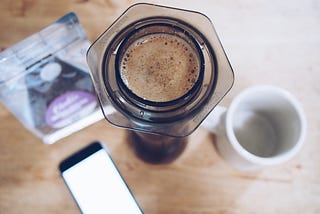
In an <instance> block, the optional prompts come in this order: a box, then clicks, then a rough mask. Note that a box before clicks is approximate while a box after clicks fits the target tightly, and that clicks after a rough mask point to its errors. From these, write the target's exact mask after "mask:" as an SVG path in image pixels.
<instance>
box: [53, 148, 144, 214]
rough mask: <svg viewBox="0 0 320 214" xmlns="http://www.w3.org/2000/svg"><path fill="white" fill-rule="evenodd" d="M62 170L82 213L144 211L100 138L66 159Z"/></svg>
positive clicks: (63, 176)
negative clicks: (99, 140)
mask: <svg viewBox="0 0 320 214" xmlns="http://www.w3.org/2000/svg"><path fill="white" fill-rule="evenodd" d="M59 170H60V172H61V176H62V178H63V180H64V181H65V183H66V185H67V186H68V188H69V190H70V192H71V194H72V196H73V198H74V199H75V201H76V203H77V205H78V207H79V208H80V210H81V212H82V213H85V214H87V213H90V214H96V213H103V214H105V213H130V214H137V213H139V214H140V213H143V212H142V210H141V208H140V207H139V205H138V203H137V201H136V200H135V198H134V196H133V194H132V193H131V191H130V189H129V188H128V186H127V184H126V182H125V181H124V179H123V178H122V176H121V174H120V172H119V170H118V169H117V167H116V165H115V164H114V162H113V160H112V158H111V157H110V155H109V153H108V151H107V149H106V148H105V147H104V146H103V145H102V144H101V143H100V142H93V143H91V144H90V145H89V146H87V147H85V148H83V149H81V150H80V151H78V152H76V153H75V154H73V155H71V156H70V157H68V158H66V159H65V160H63V161H62V162H61V163H60V164H59Z"/></svg>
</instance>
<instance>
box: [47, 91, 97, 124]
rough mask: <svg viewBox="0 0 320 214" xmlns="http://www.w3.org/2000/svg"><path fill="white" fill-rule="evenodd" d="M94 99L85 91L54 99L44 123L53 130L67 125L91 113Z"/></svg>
mask: <svg viewBox="0 0 320 214" xmlns="http://www.w3.org/2000/svg"><path fill="white" fill-rule="evenodd" d="M96 106H97V101H96V97H95V96H94V95H93V94H90V93H88V92H85V91H80V90H76V91H70V92H67V93H65V94H62V95H60V96H59V97H57V98H55V99H54V100H53V101H52V102H51V103H50V105H49V106H48V109H47V111H46V123H47V124H48V125H49V126H51V127H53V128H61V127H64V126H66V125H69V124H71V123H73V122H75V121H77V120H79V119H81V118H83V117H84V116H86V115H88V114H89V113H91V112H92V111H93V110H94V109H95V107H96Z"/></svg>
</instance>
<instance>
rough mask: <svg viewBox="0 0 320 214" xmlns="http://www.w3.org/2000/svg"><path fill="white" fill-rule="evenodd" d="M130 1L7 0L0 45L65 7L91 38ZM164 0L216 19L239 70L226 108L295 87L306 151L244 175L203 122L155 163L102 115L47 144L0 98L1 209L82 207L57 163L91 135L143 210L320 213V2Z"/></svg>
mask: <svg viewBox="0 0 320 214" xmlns="http://www.w3.org/2000/svg"><path fill="white" fill-rule="evenodd" d="M149 2H150V1H149ZM153 2H156V3H159V2H160V1H153ZM132 3H133V1H125V0H120V1H116V0H113V1H107V0H105V1H104V0H69V1H62V0H56V1H48V0H42V1H40V0H15V1H11V0H1V3H0V20H1V22H0V49H1V50H3V49H5V48H8V47H10V46H11V45H13V44H15V43H16V42H18V41H20V40H22V39H23V38H25V37H27V36H29V35H31V34H33V33H35V32H37V31H39V30H40V29H42V28H43V27H45V26H47V25H48V24H50V23H52V22H53V21H55V20H56V19H58V18H59V17H61V16H63V15H64V14H66V13H67V12H69V11H74V12H75V13H76V14H77V15H78V17H79V19H80V21H81V23H82V25H83V27H84V29H85V31H86V33H87V35H88V38H89V39H90V41H94V39H95V38H97V37H98V36H99V35H100V34H101V33H102V32H103V31H104V30H105V29H106V28H107V27H108V26H109V25H110V24H111V23H112V22H113V20H114V19H115V18H116V17H118V16H119V15H120V14H121V13H122V12H123V11H124V10H125V9H126V8H127V7H128V6H129V5H131V4H132ZM161 3H163V4H165V5H171V6H176V7H182V8H186V9H192V10H197V11H200V12H202V13H205V14H207V15H208V17H210V18H211V19H212V21H213V23H214V26H215V28H216V30H217V32H218V34H219V36H220V39H221V41H222V43H223V46H224V48H225V50H226V52H227V55H228V57H229V59H230V62H231V64H232V66H233V69H234V72H235V76H236V80H235V85H234V87H233V89H232V90H231V92H230V93H229V94H228V95H227V96H226V97H225V98H224V99H223V101H222V102H221V105H225V106H228V105H229V104H230V102H231V100H232V99H233V98H234V97H235V96H236V95H237V94H238V93H239V92H240V91H241V90H243V89H244V88H246V87H249V86H252V85H257V84H272V85H276V86H280V87H283V88H285V89H287V90H289V91H290V92H291V93H293V94H295V96H296V97H297V98H298V99H299V100H300V102H301V104H302V106H303V108H304V110H305V112H306V116H307V121H308V129H307V138H306V142H305V145H304V147H303V149H302V150H301V152H299V154H298V155H297V156H296V157H294V159H292V160H291V161H289V162H287V163H285V164H282V165H279V166H274V167H268V168H264V169H262V170H261V171H258V172H254V173H244V172H240V171H237V170H236V169H234V168H233V167H232V166H230V165H229V164H228V163H227V162H225V161H224V160H223V159H222V158H221V157H220V156H219V154H218V153H217V151H216V149H215V146H214V145H215V143H216V137H215V136H214V135H212V134H209V132H207V131H206V130H204V129H202V128H199V129H197V130H196V131H195V132H194V133H193V134H192V135H191V136H190V137H189V142H188V145H187V148H186V150H185V151H184V152H183V154H182V155H181V156H180V157H179V158H178V159H177V160H175V161H174V162H172V163H170V164H160V165H153V164H148V163H145V162H143V161H142V160H140V159H139V158H137V157H136V155H135V154H134V152H133V151H132V150H131V147H130V145H129V144H128V143H127V142H128V140H127V132H126V131H125V130H123V129H119V128H116V127H114V126H112V125H110V124H109V123H107V122H106V121H100V122H98V123H95V124H93V125H91V126H90V127H87V128H85V129H83V130H81V131H79V132H77V133H75V134H73V135H71V136H69V137H67V138H65V139H63V140H61V141H59V142H57V143H55V144H53V145H45V144H43V143H42V142H41V140H39V139H38V138H36V137H35V136H34V135H32V134H31V133H30V132H29V131H27V130H26V129H25V128H24V127H23V125H21V123H19V122H18V120H17V119H16V118H15V117H14V116H13V115H12V114H11V113H10V112H9V111H8V109H6V108H5V107H4V106H3V105H0V213H79V210H78V208H77V207H76V205H75V203H74V201H73V199H72V197H71V195H70V194H69V192H68V190H67V188H66V186H65V184H64V183H63V181H62V179H61V178H60V175H59V171H58V168H57V166H58V164H59V162H60V161H61V160H62V159H63V158H65V157H67V156H68V155H70V154H71V153H72V152H75V151H77V150H78V149H80V148H82V147H83V146H85V145H87V144H89V143H90V142H91V141H93V140H100V141H102V142H104V143H105V145H106V146H107V147H108V148H109V150H110V153H111V155H112V157H113V158H114V160H115V162H116V164H117V166H118V167H119V169H120V171H121V173H122V174H123V177H124V178H125V180H126V181H127V183H128V186H129V187H130V189H131V190H132V192H133V194H134V195H135V196H136V198H137V201H138V202H139V204H140V205H141V207H142V209H143V210H144V212H145V213H320V164H319V163H320V155H319V153H320V144H319V139H320V132H319V130H320V114H319V109H320V101H319V98H320V96H319V95H320V84H319V81H320V36H319V35H320V1H319V0H305V1H299V0H292V1H289V0H283V1H267V0H261V1H249V0H244V1H231V0H212V1H209V0H208V1H204V0H199V1H161Z"/></svg>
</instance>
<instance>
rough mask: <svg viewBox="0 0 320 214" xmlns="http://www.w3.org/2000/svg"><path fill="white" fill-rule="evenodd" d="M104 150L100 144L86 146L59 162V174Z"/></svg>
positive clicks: (94, 143) (96, 142)
mask: <svg viewBox="0 0 320 214" xmlns="http://www.w3.org/2000/svg"><path fill="white" fill-rule="evenodd" d="M101 149H104V148H103V146H102V145H101V143H100V142H98V141H95V142H93V143H91V144H89V145H88V146H86V147H84V148H82V149H80V150H79V151H77V152H76V153H74V154H72V155H70V156H69V157H68V158H66V159H64V160H63V161H61V163H60V164H59V170H60V172H61V173H62V172H64V171H66V170H67V169H69V168H71V167H72V166H74V165H76V164H77V163H79V162H81V161H82V160H84V159H86V158H87V157H89V156H90V155H92V154H94V153H95V152H97V151H99V150H101Z"/></svg>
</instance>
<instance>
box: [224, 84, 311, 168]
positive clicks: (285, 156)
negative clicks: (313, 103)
mask: <svg viewBox="0 0 320 214" xmlns="http://www.w3.org/2000/svg"><path fill="white" fill-rule="evenodd" d="M258 91H267V92H269V93H270V92H271V93H275V94H277V95H280V96H282V98H283V99H285V100H287V101H288V102H289V103H290V104H291V105H292V107H293V108H294V109H295V111H296V113H297V116H298V120H299V121H300V126H301V129H300V133H299V137H298V140H297V141H296V142H295V144H294V145H293V147H292V148H290V149H289V150H287V151H285V152H283V153H282V154H280V155H276V156H273V157H260V156H257V155H255V154H252V153H250V152H249V151H247V150H246V149H245V148H244V147H243V146H242V145H241V144H240V142H239V141H238V139H237V137H236V135H235V133H234V130H233V116H234V113H235V111H236V110H237V108H238V106H239V104H240V103H241V102H242V101H243V100H244V98H246V97H247V96H250V94H252V93H256V92H258ZM306 126H307V122H306V118H305V114H304V111H303V108H302V106H301V104H300V103H299V102H298V100H297V99H296V98H295V97H294V96H293V95H292V94H291V93H289V92H288V91H286V90H285V89H282V88H280V87H277V86H273V85H259V86H252V87H249V88H246V89H245V90H243V91H242V92H240V94H238V95H237V96H236V97H235V98H234V100H233V101H232V102H231V104H230V107H229V108H228V110H227V114H226V134H227V137H228V139H229V142H230V144H231V146H232V147H233V149H234V150H235V151H236V152H237V153H238V154H239V155H240V156H241V157H242V158H244V159H246V160H247V161H249V162H251V163H253V164H257V165H273V164H279V163H283V162H285V161H288V160H289V159H291V158H292V157H293V156H294V155H295V154H296V153H297V152H298V151H299V150H300V149H301V147H302V145H303V144H304V140H305V135H306Z"/></svg>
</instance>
